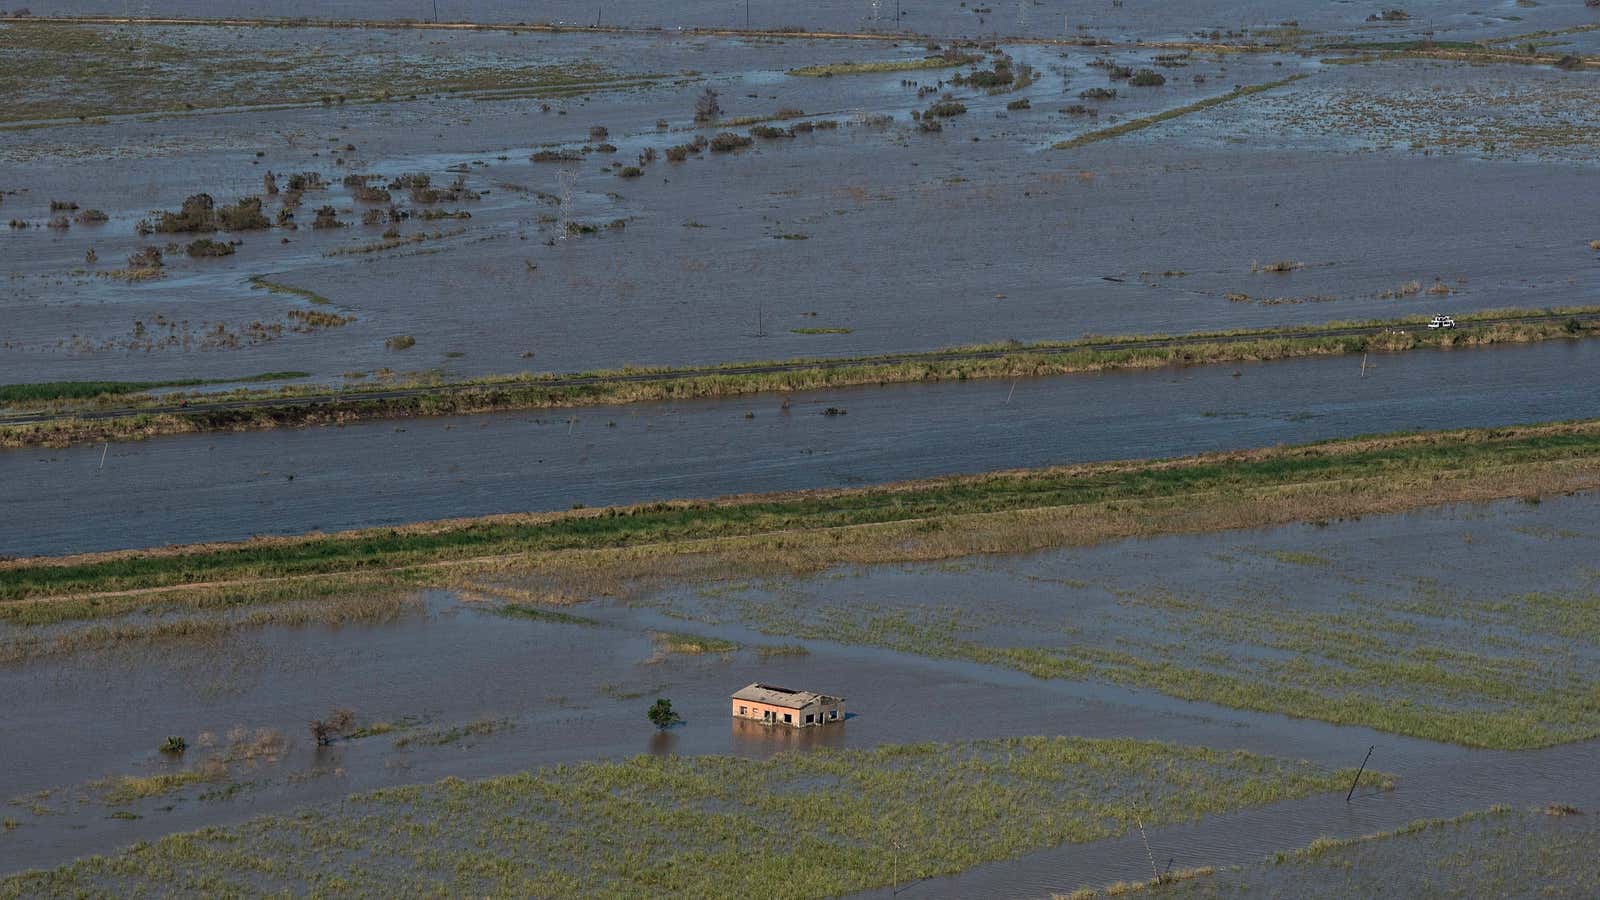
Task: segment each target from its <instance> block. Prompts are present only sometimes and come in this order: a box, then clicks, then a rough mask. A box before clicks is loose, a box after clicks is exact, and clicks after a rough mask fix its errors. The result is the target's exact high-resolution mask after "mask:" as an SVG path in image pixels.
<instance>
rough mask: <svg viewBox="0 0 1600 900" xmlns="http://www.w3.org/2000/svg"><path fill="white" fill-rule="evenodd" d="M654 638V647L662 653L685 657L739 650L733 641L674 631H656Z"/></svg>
mask: <svg viewBox="0 0 1600 900" xmlns="http://www.w3.org/2000/svg"><path fill="white" fill-rule="evenodd" d="M653 637H654V638H655V642H656V647H657V648H658V649H660V650H661V651H662V652H664V653H680V654H683V655H686V656H704V655H707V654H713V653H732V652H734V651H735V650H738V649H739V645H738V644H735V643H734V642H733V641H727V640H723V639H722V638H713V637H703V636H701V635H698V634H683V633H681V632H676V631H658V632H656V633H655V634H654V635H653Z"/></svg>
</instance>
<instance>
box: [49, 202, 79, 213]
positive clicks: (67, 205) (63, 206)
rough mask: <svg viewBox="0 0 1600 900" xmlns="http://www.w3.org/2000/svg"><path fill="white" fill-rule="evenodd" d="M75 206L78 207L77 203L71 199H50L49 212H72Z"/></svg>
mask: <svg viewBox="0 0 1600 900" xmlns="http://www.w3.org/2000/svg"><path fill="white" fill-rule="evenodd" d="M77 208H78V204H77V203H74V202H73V201H71V200H51V201H50V211H51V212H72V211H73V210H75V209H77Z"/></svg>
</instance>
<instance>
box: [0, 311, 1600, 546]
mask: <svg viewBox="0 0 1600 900" xmlns="http://www.w3.org/2000/svg"><path fill="white" fill-rule="evenodd" d="M1369 364H1370V365H1371V366H1372V367H1371V368H1369V370H1368V373H1367V375H1366V377H1364V378H1363V377H1361V375H1360V360H1358V359H1355V358H1349V357H1341V358H1327V359H1299V360H1288V361H1283V362H1275V363H1262V364H1250V365H1240V366H1238V367H1237V368H1234V367H1231V366H1204V367H1193V368H1170V369H1159V370H1154V371H1147V372H1117V373H1109V374H1099V375H1081V376H1079V375H1074V376H1066V377H1059V378H1047V379H1033V380H1022V381H1018V382H1016V383H1015V385H1013V384H1012V383H1011V382H1009V381H998V380H997V381H984V382H965V383H957V382H949V383H942V384H913V385H891V386H886V387H870V388H851V389H841V390H829V391H818V392H811V393H803V394H795V395H789V399H790V401H791V405H790V407H789V408H788V409H787V410H785V409H781V408H780V403H781V398H780V397H779V396H777V395H759V396H755V397H748V398H739V399H729V400H718V401H694V402H681V403H641V404H632V405H626V406H610V407H597V408H587V409H583V408H580V409H572V410H547V411H537V412H521V413H505V414H494V415H477V416H454V417H447V418H424V419H415V420H406V421H402V422H369V423H362V424H356V425H350V426H345V427H328V428H311V429H295V430H284V431H267V432H250V433H240V434H216V435H199V436H181V437H172V438H160V439H156V440H149V441H141V442H135V443H124V444H116V445H113V446H111V447H110V448H109V449H106V448H102V447H73V448H68V449H47V448H38V449H35V448H29V449H22V450H11V451H4V452H0V555H8V556H24V555H40V554H62V553H70V552H81V551H90V550H106V549H116V548H128V547H144V546H152V545H158V544H167V543H188V542H196V541H208V540H230V539H242V538H245V537H249V536H250V535H255V534H298V533H302V532H306V531H311V530H316V529H321V530H324V531H336V530H344V529H349V528H356V527H364V526H380V525H393V524H399V523H404V522H414V521H419V520H425V519H439V518H452V517H457V516H471V515H485V514H490V513H502V512H523V511H532V510H557V509H566V508H568V507H570V506H572V505H574V504H578V503H582V504H584V505H587V506H606V505H613V504H628V503H638V502H646V501H654V500H666V499H675V498H692V497H705V496H715V495H723V494H734V493H747V492H767V491H782V490H792V489H799V488H826V487H841V486H852V485H866V484H872V483H877V482H884V481H894V480H901V479H908V478H919V477H925V476H932V475H941V474H951V473H962V472H981V471H986V470H992V469H1005V468H1019V467H1035V466H1044V465H1054V464H1065V463H1074V462H1085V461H1095V460H1108V459H1132V458H1140V457H1168V456H1181V455H1186V454H1191V453H1199V452H1205V451H1212V450H1230V449H1241V448H1247V447H1261V446H1270V445H1273V444H1281V443H1303V442H1307V441H1315V440H1322V439H1326V438H1335V437H1348V436H1351V435H1357V434H1370V433H1378V432H1386V431H1398V430H1406V429H1427V428H1443V427H1455V426H1461V427H1467V426H1492V425H1505V424H1512V423H1521V422H1535V421H1546V420H1550V419H1560V418H1570V417H1589V416H1600V391H1597V390H1595V388H1594V384H1593V383H1592V381H1590V380H1587V379H1586V378H1585V376H1584V375H1583V373H1585V372H1592V371H1594V370H1595V367H1596V366H1600V344H1596V343H1594V342H1565V341H1561V342H1553V343H1545V344H1538V345H1531V346H1525V347H1502V348H1489V349H1484V350H1466V351H1437V352H1436V351H1426V352H1422V351H1418V352H1411V353H1406V354H1400V355H1396V356H1380V357H1373V358H1372V359H1371V360H1369ZM1235 372H1237V373H1238V375H1237V376H1235V375H1234V373H1235ZM828 407H839V408H843V409H844V410H845V411H846V414H845V415H843V416H825V415H822V412H823V410H825V409H826V408H828ZM747 413H752V414H753V418H747V417H746V414H747ZM102 457H104V464H103V465H102Z"/></svg>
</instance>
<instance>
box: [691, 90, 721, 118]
mask: <svg viewBox="0 0 1600 900" xmlns="http://www.w3.org/2000/svg"><path fill="white" fill-rule="evenodd" d="M721 115H722V102H721V100H720V99H719V98H718V96H717V92H716V91H714V90H712V89H711V88H706V89H705V90H704V91H702V92H701V93H700V96H698V97H696V98H695V100H694V120H695V121H696V122H710V121H713V120H715V119H716V118H718V117H719V116H721Z"/></svg>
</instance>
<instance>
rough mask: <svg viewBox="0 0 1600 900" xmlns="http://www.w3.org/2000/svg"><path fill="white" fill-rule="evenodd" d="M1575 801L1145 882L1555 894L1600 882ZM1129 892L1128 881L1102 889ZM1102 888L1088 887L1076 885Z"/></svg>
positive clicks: (1178, 893)
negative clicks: (1569, 804)
mask: <svg viewBox="0 0 1600 900" xmlns="http://www.w3.org/2000/svg"><path fill="white" fill-rule="evenodd" d="M1590 818H1592V817H1586V816H1585V814H1584V811H1583V810H1580V809H1576V808H1573V807H1562V806H1552V807H1550V808H1548V809H1543V810H1537V809H1536V810H1514V809H1510V808H1508V807H1496V808H1494V809H1490V810H1486V811H1483V812H1480V813H1469V814H1466V815H1463V816H1460V817H1457V818H1454V819H1448V820H1443V819H1434V820H1419V821H1416V822H1413V823H1410V824H1408V825H1406V826H1404V827H1402V828H1399V829H1396V830H1394V831H1392V832H1384V833H1379V834H1372V835H1367V836H1363V837H1361V838H1355V839H1348V840H1334V839H1327V840H1321V841H1317V842H1315V843H1312V844H1310V845H1308V846H1306V847H1303V848H1300V849H1298V850H1292V851H1285V852H1281V853H1278V854H1276V855H1275V856H1274V857H1273V858H1272V859H1271V860H1268V861H1267V862H1265V863H1263V864H1261V865H1258V866H1240V867H1237V868H1232V869H1228V870H1224V871H1217V872H1204V873H1197V874H1195V875H1194V876H1193V877H1191V878H1187V879H1184V880H1181V881H1180V880H1177V879H1174V880H1173V881H1172V882H1171V883H1168V884H1162V885H1156V886H1151V887H1149V888H1147V889H1145V890H1143V891H1142V892H1140V893H1139V894H1138V895H1140V896H1151V897H1185V898H1187V897H1194V898H1199V897H1278V896H1283V895H1284V894H1285V893H1295V894H1298V895H1303V896H1312V895H1315V896H1345V897H1351V896H1361V897H1415V896H1419V895H1423V894H1426V895H1429V896H1438V897H1469V896H1514V895H1518V894H1522V893H1525V892H1526V891H1527V890H1528V889H1529V887H1530V886H1538V890H1539V892H1541V893H1543V894H1546V895H1552V896H1583V895H1586V894H1590V893H1593V892H1594V890H1595V889H1596V888H1597V887H1600V865H1597V864H1596V860H1600V831H1597V830H1596V828H1595V826H1594V824H1593V822H1592V821H1589V819H1590ZM1112 892H1114V893H1117V894H1126V893H1129V891H1128V890H1127V889H1126V886H1124V889H1121V890H1115V891H1111V890H1108V891H1107V892H1106V893H1112ZM1072 896H1074V897H1077V898H1080V900H1088V898H1090V897H1095V896H1103V894H1102V892H1100V891H1096V890H1094V889H1092V888H1090V889H1085V890H1084V891H1081V892H1079V893H1077V894H1074V895H1072Z"/></svg>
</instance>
